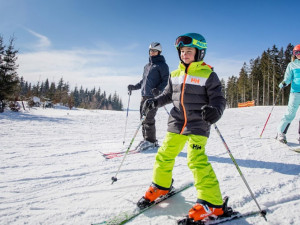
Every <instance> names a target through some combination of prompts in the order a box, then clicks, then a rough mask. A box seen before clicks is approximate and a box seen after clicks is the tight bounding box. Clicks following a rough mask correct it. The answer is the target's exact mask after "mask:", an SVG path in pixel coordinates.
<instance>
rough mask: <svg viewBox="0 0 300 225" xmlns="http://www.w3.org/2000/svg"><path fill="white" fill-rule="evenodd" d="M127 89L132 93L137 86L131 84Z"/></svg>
mask: <svg viewBox="0 0 300 225" xmlns="http://www.w3.org/2000/svg"><path fill="white" fill-rule="evenodd" d="M127 89H128V94H129V95H131V92H132V91H133V90H135V86H134V85H132V84H129V85H128V87H127Z"/></svg>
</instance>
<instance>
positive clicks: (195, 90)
mask: <svg viewBox="0 0 300 225" xmlns="http://www.w3.org/2000/svg"><path fill="white" fill-rule="evenodd" d="M156 99H157V100H158V106H159V107H161V106H164V105H166V104H169V103H171V102H173V105H174V107H173V108H172V110H171V112H170V116H169V120H168V131H169V132H172V133H177V134H184V135H187V134H196V135H202V136H206V137H208V136H209V133H210V126H211V125H210V124H209V123H207V122H206V121H204V120H203V119H202V116H201V107H202V106H204V105H210V106H213V107H216V108H217V109H218V111H219V113H220V117H221V115H222V114H223V111H224V109H225V105H226V100H225V98H224V96H223V93H222V85H221V82H220V80H219V78H218V76H217V74H216V73H215V72H213V70H212V68H211V67H210V66H209V65H207V64H205V63H204V62H203V61H200V62H193V63H191V64H190V65H189V66H188V67H186V66H185V65H184V64H183V63H180V64H179V67H178V69H177V70H175V71H173V72H172V73H171V75H170V77H169V81H168V84H167V86H166V88H165V90H164V92H163V93H162V94H161V95H160V96H158V97H156Z"/></svg>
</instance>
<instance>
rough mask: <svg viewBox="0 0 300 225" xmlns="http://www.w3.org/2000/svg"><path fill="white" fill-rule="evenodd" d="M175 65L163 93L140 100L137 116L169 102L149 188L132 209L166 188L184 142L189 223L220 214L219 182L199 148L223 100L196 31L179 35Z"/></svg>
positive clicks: (157, 196)
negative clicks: (190, 190) (191, 194)
mask: <svg viewBox="0 0 300 225" xmlns="http://www.w3.org/2000/svg"><path fill="white" fill-rule="evenodd" d="M175 46H176V49H177V51H178V56H179V59H180V63H179V66H178V69H177V70H174V71H173V72H172V73H171V75H170V77H169V80H168V84H167V86H166V88H165V89H164V91H163V93H162V94H161V95H159V96H156V97H155V98H151V99H148V100H147V101H145V103H144V106H143V112H149V111H151V110H155V109H156V108H157V107H163V106H164V105H166V104H170V103H172V104H173V108H172V109H171V111H170V115H169V119H168V132H167V134H166V137H165V139H164V141H163V144H162V146H161V147H160V148H159V150H158V152H157V154H156V156H155V163H154V167H153V176H152V184H151V185H150V187H149V188H148V190H147V191H146V193H145V195H144V196H143V197H142V198H141V199H140V200H139V202H138V204H137V205H138V207H139V208H144V207H147V206H149V204H151V203H152V202H154V201H155V200H156V199H157V198H159V197H161V196H163V195H166V194H167V193H168V192H169V191H170V190H171V189H172V183H173V179H172V175H173V174H172V170H173V167H174V165H175V158H176V157H177V156H178V154H179V153H180V152H181V151H182V149H183V148H184V146H185V145H186V144H187V164H188V167H189V168H190V170H191V171H192V173H193V176H194V180H195V184H194V185H195V187H196V190H197V201H196V204H195V205H194V206H193V207H192V208H191V209H190V210H189V218H190V219H192V220H194V221H199V220H203V219H205V218H206V217H209V216H219V215H223V213H224V211H223V209H222V206H223V200H222V194H221V190H220V187H219V181H218V179H217V176H216V174H215V172H214V170H213V168H212V165H211V164H210V163H209V161H208V157H207V155H206V153H205V148H206V147H205V146H206V143H207V139H208V138H209V135H210V128H211V124H214V123H216V122H217V121H218V120H219V119H220V118H221V116H222V114H223V111H224V110H225V106H226V99H225V98H224V96H223V93H222V85H221V82H220V80H219V78H218V76H217V74H216V73H215V72H214V71H213V69H212V67H211V66H209V65H207V64H206V63H204V62H203V59H204V56H205V53H206V48H207V47H206V40H205V39H204V37H203V36H202V35H200V34H198V33H187V34H184V35H181V36H179V37H178V38H177V39H176V42H175Z"/></svg>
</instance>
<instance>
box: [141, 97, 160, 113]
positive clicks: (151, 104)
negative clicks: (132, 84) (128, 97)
mask: <svg viewBox="0 0 300 225" xmlns="http://www.w3.org/2000/svg"><path fill="white" fill-rule="evenodd" d="M157 104H158V102H157V100H156V99H154V98H149V99H147V100H146V101H145V102H144V105H143V109H142V115H144V116H146V115H147V113H148V112H149V111H151V110H152V109H156V108H157Z"/></svg>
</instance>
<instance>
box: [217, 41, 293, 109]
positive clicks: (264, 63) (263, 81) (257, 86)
mask: <svg viewBox="0 0 300 225" xmlns="http://www.w3.org/2000/svg"><path fill="white" fill-rule="evenodd" d="M293 48H294V46H293V45H292V44H288V45H287V47H286V49H283V48H280V49H278V48H277V46H276V45H273V47H272V48H268V49H267V50H265V51H263V53H262V54H261V56H258V57H257V58H256V59H251V60H250V62H249V64H246V63H244V65H243V66H242V68H241V70H240V73H239V76H234V75H233V76H231V77H229V78H228V80H227V84H226V86H224V90H225V96H226V99H227V104H228V107H231V108H232V107H237V105H238V103H239V102H246V101H251V100H255V105H274V104H277V105H285V104H287V102H288V98H289V91H290V88H285V89H283V90H282V91H280V89H279V87H278V85H279V83H280V82H281V81H282V80H283V78H284V73H285V69H286V67H287V65H288V63H289V62H290V61H291V57H292V53H293ZM222 83H223V84H224V81H222ZM275 101H277V102H275Z"/></svg>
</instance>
